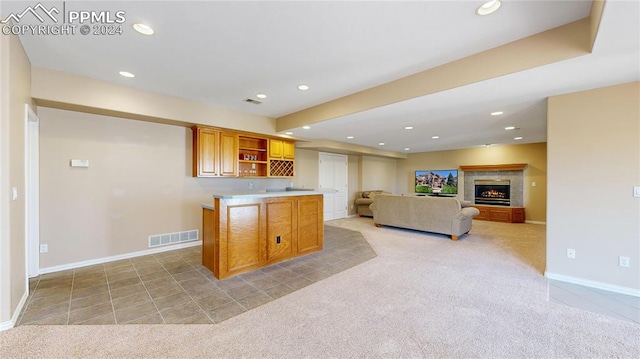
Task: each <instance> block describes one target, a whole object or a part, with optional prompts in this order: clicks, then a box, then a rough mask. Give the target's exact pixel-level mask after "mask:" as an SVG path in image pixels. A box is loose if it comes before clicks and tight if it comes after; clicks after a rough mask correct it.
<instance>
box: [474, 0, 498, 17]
mask: <svg viewBox="0 0 640 359" xmlns="http://www.w3.org/2000/svg"><path fill="white" fill-rule="evenodd" d="M500 5H502V3H501V2H500V0H490V1H487V2H485V3H484V4H482V5H480V7H479V8H478V9H477V10H476V14H478V15H489V14H491V13H493V12H494V11H496V10H498V9H499V8H500Z"/></svg>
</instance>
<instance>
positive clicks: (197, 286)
mask: <svg viewBox="0 0 640 359" xmlns="http://www.w3.org/2000/svg"><path fill="white" fill-rule="evenodd" d="M324 243H325V245H324V249H323V250H322V251H321V252H317V253H313V254H309V255H306V256H303V257H300V258H296V259H293V260H290V261H287V262H283V263H280V264H276V265H273V266H270V267H266V268H262V269H260V270H256V271H253V272H249V273H245V274H241V275H238V276H236V277H232V278H229V279H225V280H217V279H216V278H215V277H213V274H212V273H211V272H210V271H209V270H208V269H207V268H205V267H204V266H202V264H201V251H200V247H191V248H186V249H180V250H175V251H170V252H164V253H159V254H154V255H147V256H143V257H137V258H132V259H126V260H121V261H117V262H110V263H105V264H99V265H93V266H90V267H83V268H78V269H73V270H68V271H64V272H57V273H50V274H44V275H41V276H39V277H36V278H32V279H31V281H30V287H31V288H30V295H29V298H28V299H27V303H26V305H25V309H24V310H23V312H22V313H21V315H20V318H19V319H18V325H30V324H38V325H43V324H53V325H67V324H169V323H183V324H188V323H193V324H210V323H219V322H221V321H223V320H225V319H228V318H231V317H233V316H235V315H238V314H240V313H242V312H245V311H247V310H250V309H252V308H255V307H257V306H260V305H262V304H265V303H267V302H270V301H272V300H274V299H276V298H279V297H282V296H284V295H287V294H289V293H291V292H293V291H296V290H298V289H300V288H303V287H305V286H307V285H309V284H311V283H314V282H317V281H320V280H322V279H324V278H327V277H329V276H332V275H334V274H336V273H339V272H341V271H343V270H345V269H348V268H350V267H353V266H355V265H358V264H360V263H363V262H365V261H367V260H369V259H371V258H374V257H375V256H376V254H375V252H374V251H373V249H372V248H371V247H370V246H369V244H368V243H367V241H366V240H365V239H364V237H363V236H362V235H361V234H360V233H359V232H356V231H350V230H347V229H343V228H337V227H330V226H325V242H324Z"/></svg>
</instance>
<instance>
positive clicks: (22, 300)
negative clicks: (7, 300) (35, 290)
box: [0, 290, 29, 332]
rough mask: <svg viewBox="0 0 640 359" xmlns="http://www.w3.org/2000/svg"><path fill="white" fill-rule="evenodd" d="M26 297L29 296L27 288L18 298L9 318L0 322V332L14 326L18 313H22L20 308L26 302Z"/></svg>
mask: <svg viewBox="0 0 640 359" xmlns="http://www.w3.org/2000/svg"><path fill="white" fill-rule="evenodd" d="M27 298H29V291H28V290H26V291H25V292H24V294H23V295H22V298H20V302H19V303H18V306H17V307H16V310H15V311H14V312H13V315H12V316H11V320H9V321H6V322H2V323H0V332H2V331H5V330H9V329H11V328H13V327H15V326H16V323H18V317H19V316H20V313H22V308H24V305H25V304H26V303H27Z"/></svg>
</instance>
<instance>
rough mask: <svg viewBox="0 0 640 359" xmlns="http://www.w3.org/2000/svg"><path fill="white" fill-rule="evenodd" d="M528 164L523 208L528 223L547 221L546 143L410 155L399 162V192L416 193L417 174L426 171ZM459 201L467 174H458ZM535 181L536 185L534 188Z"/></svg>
mask: <svg viewBox="0 0 640 359" xmlns="http://www.w3.org/2000/svg"><path fill="white" fill-rule="evenodd" d="M506 163H527V167H526V168H525V170H524V193H523V200H524V207H525V213H526V217H527V221H534V222H545V221H546V217H547V214H546V195H547V179H546V173H547V172H546V171H547V170H546V168H547V148H546V144H545V143H534V144H522V145H505V146H491V147H476V148H466V149H460V150H451V151H437V152H423V153H415V154H410V155H409V157H408V158H407V159H406V160H398V173H397V183H398V185H397V188H396V192H397V193H414V185H415V179H414V175H415V174H414V172H415V171H416V170H425V169H454V168H459V167H460V166H461V165H491V164H506ZM458 177H459V184H458V187H459V192H458V198H460V199H462V198H464V172H463V171H461V170H460V171H459V172H458ZM532 182H536V186H535V187H532V185H531V184H532Z"/></svg>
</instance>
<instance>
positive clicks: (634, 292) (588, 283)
mask: <svg viewBox="0 0 640 359" xmlns="http://www.w3.org/2000/svg"><path fill="white" fill-rule="evenodd" d="M544 276H545V277H547V278H549V279H554V280H558V281H561V282H567V283H572V284H578V285H582V286H585V287H589V288H595V289H602V290H606V291H609V292H614V293H620V294H626V295H631V296H634V297H640V290H639V289H633V288H629V287H622V286H619V285H613V284H608V283H602V282H596V281H592V280H588V279H582V278H576V277H570V276H566V275H561V274H555V273H549V272H545V273H544Z"/></svg>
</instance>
